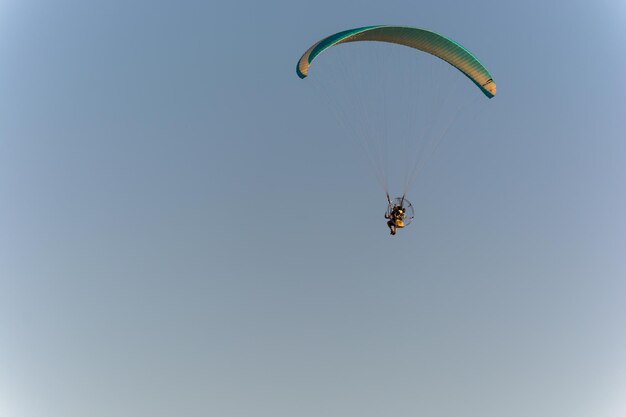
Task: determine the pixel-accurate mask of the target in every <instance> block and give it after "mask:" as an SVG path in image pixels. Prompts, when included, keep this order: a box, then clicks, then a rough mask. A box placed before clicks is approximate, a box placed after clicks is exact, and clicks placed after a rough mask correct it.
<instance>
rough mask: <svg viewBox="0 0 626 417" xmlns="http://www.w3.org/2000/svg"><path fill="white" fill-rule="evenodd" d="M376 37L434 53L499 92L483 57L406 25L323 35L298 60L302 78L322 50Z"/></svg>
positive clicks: (482, 85)
mask: <svg viewBox="0 0 626 417" xmlns="http://www.w3.org/2000/svg"><path fill="white" fill-rule="evenodd" d="M360 41H377V42H388V43H395V44H398V45H404V46H408V47H410V48H414V49H417V50H420V51H423V52H426V53H429V54H431V55H434V56H436V57H438V58H440V59H442V60H444V61H446V62H448V63H449V64H450V65H452V66H454V67H455V68H457V69H458V70H459V71H461V72H462V73H463V74H465V75H466V76H467V77H468V78H469V79H470V80H472V81H473V82H474V83H475V84H476V85H477V86H478V87H479V88H480V89H481V91H482V92H483V93H484V94H485V95H486V96H487V97H489V98H492V97H494V96H495V95H496V83H495V82H494V80H493V77H492V76H491V74H490V73H489V71H488V70H487V68H485V67H484V66H483V64H481V63H480V61H479V60H478V59H477V58H476V57H475V56H474V55H473V54H472V53H471V52H470V51H468V50H467V49H465V48H464V47H463V46H462V45H460V44H459V43H457V42H455V41H453V40H452V39H448V38H446V37H445V36H443V35H440V34H438V33H435V32H431V31H429V30H425V29H418V28H412V27H404V26H382V25H381V26H366V27H362V28H356V29H349V30H345V31H342V32H339V33H335V34H334V35H331V36H328V37H327V38H324V39H322V40H321V41H319V42H317V43H316V44H314V45H313V46H311V47H310V48H309V49H308V50H307V51H306V52H305V53H304V55H302V58H300V60H299V61H298V65H297V67H296V72H297V73H298V76H299V77H300V78H305V77H306V76H307V75H308V74H309V67H310V65H311V63H312V62H313V60H314V59H315V58H316V57H317V56H318V55H319V54H320V53H322V52H323V51H325V50H326V49H328V48H331V47H333V46H335V45H339V44H341V43H347V42H360Z"/></svg>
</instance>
